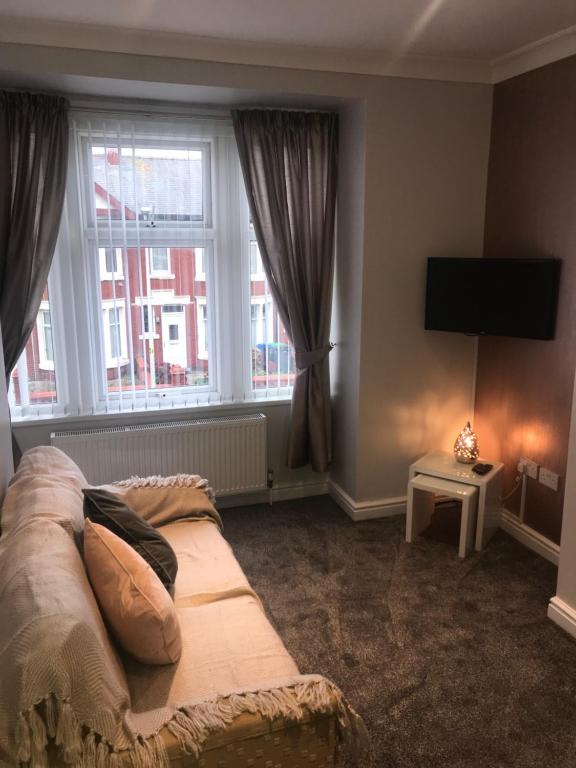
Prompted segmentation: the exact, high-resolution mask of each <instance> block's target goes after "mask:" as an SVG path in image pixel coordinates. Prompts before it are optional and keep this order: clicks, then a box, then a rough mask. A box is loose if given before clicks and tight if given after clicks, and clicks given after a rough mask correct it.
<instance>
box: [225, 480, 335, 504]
mask: <svg viewBox="0 0 576 768" xmlns="http://www.w3.org/2000/svg"><path fill="white" fill-rule="evenodd" d="M327 493H328V481H327V480H321V481H320V482H317V483H292V484H280V485H275V486H274V487H273V488H269V489H267V490H265V491H256V492H255V493H243V494H238V495H235V496H221V497H218V496H217V497H216V506H217V507H218V509H227V508H228V507H246V506H248V505H250V504H272V503H274V502H276V501H289V500H290V499H306V498H309V497H310V496H324V495H326V494H327Z"/></svg>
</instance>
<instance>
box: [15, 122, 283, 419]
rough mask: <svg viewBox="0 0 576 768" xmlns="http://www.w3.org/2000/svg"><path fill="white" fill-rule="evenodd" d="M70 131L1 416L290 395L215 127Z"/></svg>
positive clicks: (277, 331) (230, 152)
mask: <svg viewBox="0 0 576 768" xmlns="http://www.w3.org/2000/svg"><path fill="white" fill-rule="evenodd" d="M71 129H72V130H71V135H72V140H73V147H74V152H73V153H72V158H71V162H70V165H69V178H68V184H67V194H66V204H65V205H66V210H65V215H63V217H62V225H61V231H60V236H59V239H58V244H57V248H56V252H55V256H54V263H53V267H52V270H51V274H50V295H51V296H52V297H53V299H54V304H55V306H57V308H58V311H57V312H56V314H54V313H51V312H50V304H49V302H48V292H46V295H45V297H44V298H43V302H42V305H41V308H40V311H39V314H38V318H37V321H36V324H35V327H34V329H33V333H32V336H31V339H30V341H29V343H28V345H27V348H26V351H25V353H23V355H22V357H21V360H20V362H19V363H18V366H17V369H16V370H15V372H14V373H13V375H12V386H11V406H12V413H13V416H14V417H15V418H19V417H21V418H25V417H30V416H32V417H33V416H37V415H39V416H41V415H50V414H54V415H59V414H66V413H73V414H91V413H94V414H97V413H101V412H104V413H105V412H107V411H112V412H117V411H132V410H140V409H147V410H149V409H154V408H166V407H186V406H190V405H202V404H209V403H217V402H238V401H241V400H248V399H251V398H254V397H262V396H265V397H277V396H278V397H286V396H288V395H290V392H291V387H292V383H293V379H294V366H293V352H292V347H291V345H290V343H289V340H288V338H287V335H286V333H285V331H284V329H283V327H282V325H281V323H280V321H279V318H278V313H277V311H276V309H275V306H274V301H273V298H272V295H271V294H270V291H269V290H268V284H267V281H266V276H265V274H264V269H263V266H262V260H261V258H260V254H259V252H258V247H257V244H256V240H255V235H254V230H253V227H252V226H251V224H249V223H246V222H249V216H248V206H247V200H246V195H245V191H244V188H243V183H242V177H241V171H240V164H239V161H238V155H237V151H236V145H235V140H234V135H233V130H232V126H231V123H230V121H229V120H228V119H227V118H226V119H223V118H220V119H210V118H206V119H196V118H192V117H191V118H182V119H173V118H170V117H168V116H162V115H159V114H157V113H154V114H151V115H147V116H143V115H118V116H114V115H111V114H106V113H102V114H99V113H97V112H92V113H90V114H88V113H80V112H73V113H72V123H71ZM243 222H245V223H244V224H243ZM57 379H58V382H59V384H61V386H59V387H58V391H57V389H56V380H57Z"/></svg>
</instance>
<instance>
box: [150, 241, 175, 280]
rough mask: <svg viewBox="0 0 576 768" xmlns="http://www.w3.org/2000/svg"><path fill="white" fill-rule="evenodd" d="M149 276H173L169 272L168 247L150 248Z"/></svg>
mask: <svg viewBox="0 0 576 768" xmlns="http://www.w3.org/2000/svg"><path fill="white" fill-rule="evenodd" d="M150 276H151V277H174V275H172V274H171V273H170V249H169V248H150Z"/></svg>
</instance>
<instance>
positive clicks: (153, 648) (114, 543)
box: [84, 520, 182, 664]
mask: <svg viewBox="0 0 576 768" xmlns="http://www.w3.org/2000/svg"><path fill="white" fill-rule="evenodd" d="M84 561H85V563H86V569H87V571H88V576H89V577H90V582H91V584H92V588H93V590H94V593H95V595H96V597H97V599H98V602H99V604H100V608H101V610H102V613H103V614H104V616H105V618H106V619H107V621H108V623H109V625H110V627H111V629H112V631H113V633H114V635H115V637H116V638H117V640H118V642H119V643H120V645H121V646H122V647H123V648H124V650H125V651H127V652H128V653H129V654H130V655H131V656H133V657H134V658H135V659H138V661H141V662H143V663H144V664H173V663H174V662H176V661H178V659H179V658H180V654H181V652H182V640H181V637H180V625H179V623H178V618H177V616H176V610H175V608H174V604H173V603H172V600H171V599H170V596H169V594H168V592H167V591H166V589H165V588H164V586H163V584H162V582H161V581H160V579H159V578H158V576H156V574H155V573H154V571H153V570H152V568H150V566H149V565H148V563H146V561H145V560H144V559H143V558H142V557H141V556H140V555H139V554H138V553H137V552H136V551H135V550H133V549H132V547H131V546H130V545H129V544H127V543H126V542H125V541H122V539H120V538H118V536H116V535H115V534H113V533H112V532H111V531H109V530H108V529H107V528H104V526H102V525H98V524H97V523H92V522H91V521H90V520H86V522H85V528H84Z"/></svg>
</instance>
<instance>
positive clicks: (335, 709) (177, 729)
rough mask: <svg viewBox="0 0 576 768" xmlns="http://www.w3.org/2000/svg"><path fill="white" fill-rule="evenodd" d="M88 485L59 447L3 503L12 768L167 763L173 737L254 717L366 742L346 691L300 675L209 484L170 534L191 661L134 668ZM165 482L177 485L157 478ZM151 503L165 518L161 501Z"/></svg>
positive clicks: (193, 740) (1, 719) (186, 739)
mask: <svg viewBox="0 0 576 768" xmlns="http://www.w3.org/2000/svg"><path fill="white" fill-rule="evenodd" d="M179 477H180V480H175V481H174V482H175V485H176V486H177V487H181V488H182V487H185V486H186V483H188V484H189V485H194V487H195V488H196V484H197V482H198V480H199V479H198V480H185V479H184V478H189V477H191V476H179ZM86 485H87V484H86V481H85V479H84V478H83V477H82V475H81V473H80V472H79V470H78V469H77V467H75V465H74V464H73V463H72V462H71V461H70V459H68V458H67V457H66V456H65V455H64V454H62V453H61V452H60V451H58V450H57V449H55V448H37V449H33V450H32V451H29V452H28V453H27V454H25V456H24V458H23V460H22V463H21V466H20V468H19V470H18V472H17V474H16V475H15V477H14V479H13V482H12V484H11V486H10V488H9V489H8V493H7V496H6V499H5V503H4V505H3V507H2V518H1V522H2V537H1V538H0V764H4V765H11V766H13V765H18V764H19V763H20V764H25V765H30V766H32V768H36V766H38V768H44V766H47V765H48V757H47V755H48V752H47V747H48V743H49V740H53V742H54V743H55V744H56V745H58V748H59V752H60V755H61V757H62V759H63V760H64V761H65V762H66V763H69V764H70V765H74V766H77V767H78V768H92V767H94V768H119V767H120V765H125V764H126V762H128V763H131V764H132V765H133V766H134V768H157V766H160V768H168V765H169V763H168V758H167V755H166V752H165V748H164V742H163V739H162V737H161V735H160V731H161V729H162V728H164V727H166V728H168V729H169V730H170V731H171V733H172V734H173V735H174V736H175V737H176V738H177V739H178V741H179V743H180V745H181V747H182V748H183V749H185V750H187V751H188V752H191V753H192V754H195V755H199V754H200V752H201V750H202V744H203V743H204V741H205V740H206V738H207V737H208V736H209V735H210V734H211V733H214V732H217V731H220V730H222V729H225V728H226V727H227V725H229V724H230V723H231V722H232V721H233V720H234V718H236V717H237V716H238V715H241V714H244V713H252V714H259V715H261V716H262V717H264V718H267V719H273V718H276V717H283V718H285V719H287V720H291V721H298V720H300V719H303V718H306V717H308V716H309V715H310V714H314V713H326V714H328V713H333V714H335V715H336V717H337V718H338V722H339V724H340V731H341V736H342V738H343V739H345V740H346V739H348V740H349V742H350V743H352V744H353V746H354V745H355V744H357V743H358V741H359V739H360V737H361V736H362V734H363V726H362V722H361V720H360V719H359V718H358V716H357V715H355V713H354V712H353V711H352V710H351V709H350V708H349V707H348V705H347V703H346V701H345V699H344V697H343V695H342V693H341V692H340V691H339V689H338V688H337V687H336V686H335V685H334V684H333V683H331V682H330V681H328V680H326V679H325V678H323V677H321V676H318V675H300V674H299V673H298V670H297V668H296V666H295V665H294V662H293V660H292V659H291V657H290V656H289V654H288V652H287V651H286V649H285V648H284V646H283V644H282V642H281V640H280V638H279V637H278V636H277V635H276V633H275V632H274V630H273V629H272V628H271V626H270V625H269V623H268V621H267V619H266V616H265V614H264V612H263V610H262V608H261V606H260V603H259V600H258V598H257V597H256V595H255V594H254V593H253V591H252V590H251V588H250V585H249V584H248V582H247V581H246V579H245V577H244V575H243V573H242V571H241V569H240V568H239V566H238V564H237V563H236V560H235V559H234V558H233V556H232V554H231V552H230V550H229V548H228V545H227V544H226V542H225V541H224V540H223V539H222V537H221V536H220V534H219V532H218V529H217V527H216V526H215V525H214V524H213V523H218V522H219V520H218V516H217V513H216V512H215V510H214V508H213V506H212V504H211V503H210V500H209V498H208V495H207V492H206V491H205V490H202V489H203V488H205V484H204V485H201V486H200V487H199V488H198V489H197V491H196V493H195V494H194V504H193V505H192V506H193V507H194V508H193V509H192V510H191V512H190V516H188V517H185V516H184V515H182V499H178V500H177V502H175V505H174V519H175V520H176V522H170V520H169V519H168V518H169V516H167V515H166V510H165V509H164V511H163V512H162V520H161V522H162V523H163V525H164V526H165V527H164V528H163V531H162V533H163V534H164V535H165V536H166V538H168V540H169V541H170V542H171V544H172V546H173V547H174V548H175V550H176V552H177V555H178V558H179V564H180V568H179V575H178V580H177V583H176V596H175V602H176V607H177V610H178V615H179V619H180V622H181V626H182V634H183V638H184V651H183V656H182V659H181V661H180V662H179V664H176V665H172V666H170V667H163V668H155V669H152V668H150V667H145V666H142V665H138V664H135V663H134V662H130V661H127V662H126V660H124V661H125V662H126V663H123V661H122V660H120V658H119V656H118V653H117V651H116V650H115V648H114V646H113V645H112V643H111V641H110V637H109V635H108V632H107V630H106V627H105V625H104V622H103V620H102V617H101V614H100V611H99V609H98V606H97V603H96V600H95V598H94V595H93V593H92V590H91V588H90V584H89V582H88V580H87V577H86V573H85V570H84V565H83V562H82V558H81V556H80V552H79V549H78V547H77V544H76V543H75V541H74V538H75V534H77V533H78V532H80V531H81V530H82V526H83V515H82V494H81V489H82V487H86ZM152 486H156V487H165V485H164V486H163V485H162V482H159V480H158V478H155V479H154V480H152ZM137 487H144V488H146V487H148V488H150V487H151V485H150V484H149V483H147V482H146V481H143V480H139V479H137V480H133V481H132V482H129V483H127V484H123V485H122V487H121V488H118V490H119V491H120V492H121V493H122V492H125V493H129V492H130V491H132V490H134V489H135V488H137ZM198 494H200V495H201V496H202V497H203V498H204V499H205V503H202V500H201V498H200V497H199V495H198ZM132 503H134V497H132ZM147 504H148V510H150V509H154V504H151V497H150V496H149V497H148V501H147ZM169 522H170V524H168V523H169ZM210 563H212V566H214V567H212V568H208V566H209V565H210Z"/></svg>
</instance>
